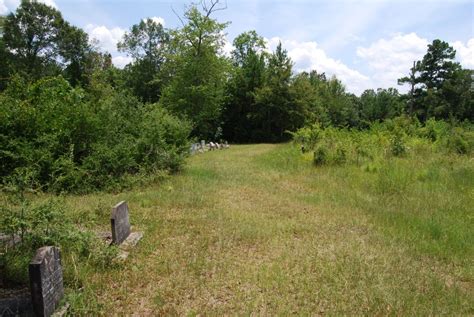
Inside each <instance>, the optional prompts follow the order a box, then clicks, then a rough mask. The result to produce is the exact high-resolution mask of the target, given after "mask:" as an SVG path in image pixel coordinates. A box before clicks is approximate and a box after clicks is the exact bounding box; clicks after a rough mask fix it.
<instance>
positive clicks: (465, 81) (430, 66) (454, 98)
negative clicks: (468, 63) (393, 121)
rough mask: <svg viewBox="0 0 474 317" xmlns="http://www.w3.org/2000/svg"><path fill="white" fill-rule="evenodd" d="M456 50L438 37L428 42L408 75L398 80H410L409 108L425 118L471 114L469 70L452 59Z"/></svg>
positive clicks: (408, 81) (471, 92) (471, 100)
mask: <svg viewBox="0 0 474 317" xmlns="http://www.w3.org/2000/svg"><path fill="white" fill-rule="evenodd" d="M455 56H456V51H455V50H454V49H453V48H452V47H451V46H449V44H448V43H447V42H444V41H441V40H439V39H436V40H434V41H433V42H432V43H431V44H429V45H428V50H427V52H426V54H425V56H423V59H422V60H421V61H417V62H416V64H415V66H414V68H413V69H412V74H411V76H410V77H404V78H401V79H399V83H400V84H403V83H410V84H411V85H412V87H413V88H412V92H411V96H410V99H411V100H410V101H409V102H410V103H411V107H412V111H414V113H415V114H416V115H417V116H418V118H420V120H422V121H425V120H427V119H429V118H436V119H448V118H450V117H454V118H456V119H458V120H464V119H469V120H472V119H473V118H474V113H473V111H472V109H473V91H472V89H470V86H471V81H472V80H471V73H472V71H470V70H465V69H462V67H461V65H460V64H459V63H458V62H455Z"/></svg>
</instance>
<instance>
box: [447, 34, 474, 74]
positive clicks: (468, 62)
mask: <svg viewBox="0 0 474 317" xmlns="http://www.w3.org/2000/svg"><path fill="white" fill-rule="evenodd" d="M452 46H453V47H454V49H455V50H456V59H457V60H458V61H459V62H460V63H461V65H462V66H463V67H465V68H469V69H474V38H472V39H470V40H469V41H467V44H466V45H464V43H463V42H461V41H456V42H454V43H453V44H452Z"/></svg>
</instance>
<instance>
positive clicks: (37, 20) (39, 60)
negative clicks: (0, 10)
mask: <svg viewBox="0 0 474 317" xmlns="http://www.w3.org/2000/svg"><path fill="white" fill-rule="evenodd" d="M3 39H4V42H5V46H6V48H7V50H8V51H10V52H12V58H11V68H12V71H14V72H21V73H24V74H26V75H27V76H28V78H29V79H33V80H34V79H39V78H41V77H42V76H47V75H56V74H58V73H60V72H61V71H62V70H63V69H66V71H65V74H66V77H68V78H69V79H70V81H71V82H72V83H74V84H76V83H78V82H80V81H81V79H82V78H81V77H82V67H81V66H82V64H83V61H84V57H85V55H86V53H87V51H88V50H89V45H88V36H87V34H86V33H85V32H84V31H82V30H81V29H78V28H76V27H74V26H71V25H70V24H69V23H68V22H66V21H64V19H63V18H62V15H61V13H60V12H59V11H58V10H56V9H54V8H52V7H50V6H47V5H45V4H43V3H39V2H36V1H29V0H22V2H21V4H20V6H19V7H18V9H17V10H16V12H12V13H10V14H9V15H8V16H7V18H6V21H5V29H4V37H3Z"/></svg>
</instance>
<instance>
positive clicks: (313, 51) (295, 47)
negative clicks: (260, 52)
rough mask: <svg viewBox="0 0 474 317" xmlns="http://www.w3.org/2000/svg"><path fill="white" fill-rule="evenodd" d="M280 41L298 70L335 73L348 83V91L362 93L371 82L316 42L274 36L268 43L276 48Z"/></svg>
mask: <svg viewBox="0 0 474 317" xmlns="http://www.w3.org/2000/svg"><path fill="white" fill-rule="evenodd" d="M280 41H281V43H282V45H283V48H284V49H286V50H287V51H288V56H289V57H290V58H291V59H292V61H293V62H294V64H295V67H294V69H295V70H296V71H297V72H301V71H310V70H317V71H318V72H319V73H322V72H324V73H326V75H329V76H332V75H335V76H336V77H337V78H338V79H339V80H341V81H342V82H343V83H344V84H345V85H346V88H347V90H348V91H350V92H353V93H356V94H360V93H361V92H363V91H364V90H365V89H366V88H367V85H368V84H369V78H368V77H367V76H365V75H363V74H361V73H360V72H358V71H357V70H354V69H351V68H350V67H348V66H347V65H345V64H344V63H342V62H341V61H339V60H335V59H333V58H331V57H329V56H328V55H327V54H326V52H325V51H324V50H323V49H322V48H321V47H319V45H318V44H317V43H316V42H299V41H293V40H284V39H280V38H278V37H274V38H271V39H270V40H267V44H268V45H269V48H270V49H272V50H274V49H275V47H276V46H277V45H278V43H279V42H280Z"/></svg>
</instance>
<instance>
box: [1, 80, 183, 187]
mask: <svg viewBox="0 0 474 317" xmlns="http://www.w3.org/2000/svg"><path fill="white" fill-rule="evenodd" d="M109 93H110V94H109V95H107V96H102V97H103V98H99V99H97V98H94V97H93V96H92V95H87V94H86V93H85V92H84V91H83V90H82V89H79V88H78V89H75V88H72V87H71V86H70V85H69V84H68V82H67V81H66V80H64V79H63V78H62V77H53V78H44V79H41V80H39V81H37V82H36V83H33V84H26V83H25V82H23V81H22V80H20V79H17V80H14V81H13V82H12V83H11V84H10V86H9V87H8V89H7V90H6V91H5V92H4V93H3V94H1V95H0V121H1V122H2V125H1V127H0V148H1V150H0V162H1V163H0V164H1V166H0V167H1V171H0V176H1V177H2V183H3V184H4V185H5V180H6V179H7V178H8V177H9V176H10V175H13V174H15V173H16V171H17V170H21V169H24V168H28V169H31V170H32V173H33V174H34V183H35V184H36V185H37V186H38V188H42V189H46V190H49V191H53V192H76V193H84V192H88V191H93V190H97V189H102V188H116V187H117V185H118V184H121V180H122V179H123V178H124V177H125V176H126V175H130V174H137V173H139V172H142V171H155V170H167V171H172V172H174V171H177V170H179V169H180V168H181V166H182V164H183V162H184V157H185V156H186V155H187V152H188V143H187V142H188V141H187V139H188V136H189V133H190V131H191V126H190V124H189V123H187V122H185V121H183V120H179V119H178V118H176V117H174V116H172V115H171V114H169V113H167V112H166V111H165V110H164V109H162V108H160V107H159V106H158V105H148V106H145V105H143V104H142V103H141V102H139V101H138V100H137V98H135V97H133V96H131V95H130V94H128V93H127V92H117V91H114V90H113V89H111V90H110V91H109Z"/></svg>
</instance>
